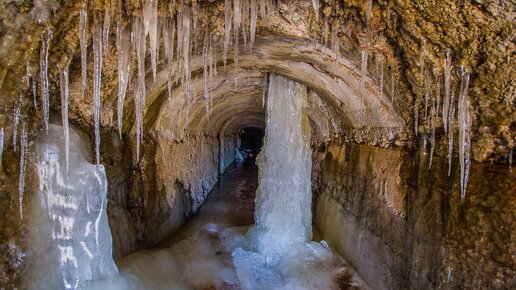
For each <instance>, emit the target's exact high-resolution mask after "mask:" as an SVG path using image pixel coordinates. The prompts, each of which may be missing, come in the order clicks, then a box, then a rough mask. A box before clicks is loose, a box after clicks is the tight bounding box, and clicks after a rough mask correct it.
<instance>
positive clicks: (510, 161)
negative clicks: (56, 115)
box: [0, 129, 513, 172]
mask: <svg viewBox="0 0 516 290" xmlns="http://www.w3.org/2000/svg"><path fill="white" fill-rule="evenodd" d="M2 134H3V129H2ZM512 150H513V148H511V150H510V151H509V170H510V171H511V172H512ZM1 152H2V150H0V154H1ZM1 165H2V158H1V156H0V166H1Z"/></svg>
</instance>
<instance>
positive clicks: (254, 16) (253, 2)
mask: <svg viewBox="0 0 516 290" xmlns="http://www.w3.org/2000/svg"><path fill="white" fill-rule="evenodd" d="M257 19H258V11H257V7H256V0H251V24H250V25H251V26H250V34H251V35H250V38H249V50H250V51H251V52H252V51H253V45H254V38H255V35H256V20H257Z"/></svg>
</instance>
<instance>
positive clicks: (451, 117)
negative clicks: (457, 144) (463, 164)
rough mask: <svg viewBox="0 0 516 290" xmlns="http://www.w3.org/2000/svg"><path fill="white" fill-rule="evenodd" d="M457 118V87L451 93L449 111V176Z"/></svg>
mask: <svg viewBox="0 0 516 290" xmlns="http://www.w3.org/2000/svg"><path fill="white" fill-rule="evenodd" d="M454 116H455V85H454V86H453V87H452V89H451V92H450V108H449V110H448V116H447V118H448V176H450V174H451V165H452V159H453V124H454Z"/></svg>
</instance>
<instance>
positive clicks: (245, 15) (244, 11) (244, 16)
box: [240, 0, 249, 48]
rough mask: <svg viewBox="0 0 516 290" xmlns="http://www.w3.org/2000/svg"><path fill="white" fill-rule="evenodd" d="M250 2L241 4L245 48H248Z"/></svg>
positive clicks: (245, 0)
mask: <svg viewBox="0 0 516 290" xmlns="http://www.w3.org/2000/svg"><path fill="white" fill-rule="evenodd" d="M248 1H249V0H242V2H241V3H240V11H241V13H240V19H241V20H242V23H241V24H240V28H241V29H242V37H243V38H244V48H246V47H247V32H248V31H247V24H248V22H249V7H248V6H249V5H248V4H249V3H247V2H248Z"/></svg>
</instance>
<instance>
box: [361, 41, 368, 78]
mask: <svg viewBox="0 0 516 290" xmlns="http://www.w3.org/2000/svg"><path fill="white" fill-rule="evenodd" d="M361 55H362V56H361V62H360V84H361V85H362V86H363V85H365V81H366V76H367V59H368V56H369V49H368V48H367V44H366V47H365V48H362V51H361Z"/></svg>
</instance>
